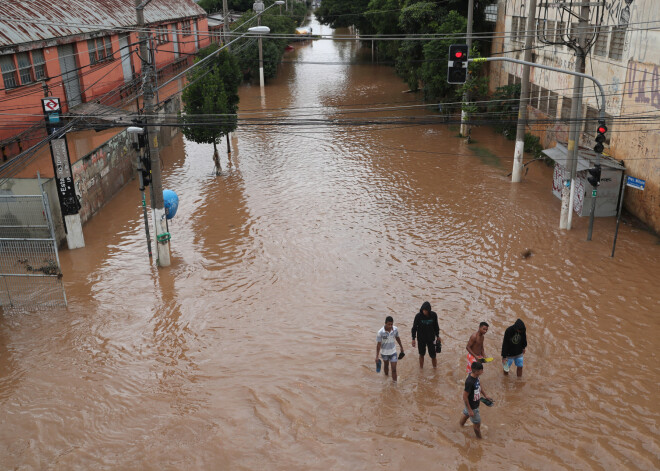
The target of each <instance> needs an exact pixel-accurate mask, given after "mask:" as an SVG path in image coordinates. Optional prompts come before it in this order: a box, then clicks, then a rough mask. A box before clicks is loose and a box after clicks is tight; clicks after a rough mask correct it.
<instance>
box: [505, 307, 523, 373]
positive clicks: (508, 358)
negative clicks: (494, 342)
mask: <svg viewBox="0 0 660 471" xmlns="http://www.w3.org/2000/svg"><path fill="white" fill-rule="evenodd" d="M526 348H527V329H526V328H525V323H524V322H523V321H522V320H520V319H518V320H516V322H515V324H513V325H512V326H511V327H509V328H507V329H506V331H505V332H504V339H503V340H502V368H503V369H504V374H505V375H508V374H509V368H511V364H512V363H513V362H515V363H516V374H517V375H518V377H520V376H522V374H523V354H524V353H525V349H526Z"/></svg>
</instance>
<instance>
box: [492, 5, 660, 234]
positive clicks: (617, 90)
mask: <svg viewBox="0 0 660 471" xmlns="http://www.w3.org/2000/svg"><path fill="white" fill-rule="evenodd" d="M537 3H539V4H540V3H542V2H541V1H540V0H539V1H538V2H537ZM576 3H577V2H576ZM605 4H606V7H605V9H604V12H603V21H602V26H603V32H602V33H601V36H600V38H599V43H598V46H592V48H591V50H590V52H589V54H588V56H587V60H586V70H585V73H587V74H589V75H593V76H594V77H596V78H597V79H598V80H599V81H600V82H601V83H602V85H603V87H604V89H605V95H606V100H605V103H606V113H607V115H609V117H610V118H613V119H608V120H607V121H608V123H607V124H608V128H609V131H608V135H609V137H610V143H609V144H610V145H609V148H607V147H606V150H605V152H606V153H609V154H610V155H612V156H613V157H614V158H616V159H619V160H623V161H624V163H625V166H626V168H627V172H626V173H627V174H628V175H631V176H634V177H637V178H642V179H644V180H646V181H647V185H646V189H645V190H644V191H643V192H641V191H637V190H630V191H628V192H626V201H625V204H626V208H627V209H629V210H630V211H631V212H633V213H634V214H635V215H636V216H638V217H639V218H640V219H641V220H642V221H644V222H646V223H647V224H648V225H649V226H651V227H652V228H653V229H654V230H655V231H656V232H658V233H660V151H659V149H660V113H659V112H660V66H659V64H660V31H659V30H657V29H656V30H653V28H658V27H659V26H660V1H658V0H606V2H605ZM498 7H499V12H498V13H499V14H498V24H497V30H498V31H500V33H501V34H502V39H500V40H495V41H494V42H493V51H492V52H493V53H497V54H499V55H506V56H509V57H513V58H517V59H522V58H523V51H522V49H523V48H524V41H525V34H529V32H526V31H525V26H526V24H525V23H526V18H527V16H528V9H529V2H528V1H525V0H507V1H504V0H500V1H499V4H498ZM593 10H594V7H592V18H591V21H590V22H591V24H594V25H595V24H597V21H596V20H597V19H596V18H594V15H593ZM557 11H558V10H557V9H556V8H549V9H548V14H547V16H546V15H545V9H544V8H537V18H540V19H545V20H546V21H545V22H543V21H541V22H540V23H537V25H543V24H545V25H546V27H547V26H548V25H550V26H555V27H556V22H558V20H559V18H558V15H557ZM566 17H567V15H564V18H566ZM552 22H555V24H553V23H552ZM572 22H575V23H577V19H575V18H573V20H572ZM619 29H625V33H619V36H620V37H621V38H623V41H622V45H621V46H620V47H619V43H618V41H617V40H616V38H615V39H614V41H613V37H614V36H616V35H617V33H616V31H617V30H619ZM613 32H614V33H613ZM531 34H534V35H535V36H536V35H537V32H536V31H534V32H531ZM534 47H535V49H534V51H533V52H534V53H535V54H534V58H533V61H534V62H537V63H542V64H545V65H551V66H554V67H559V68H562V69H568V70H574V69H575V53H574V51H573V50H572V49H570V48H568V47H567V46H563V45H545V44H543V43H541V42H540V41H539V40H538V38H536V39H535V41H534ZM502 52H505V54H502ZM617 53H620V57H619V54H617ZM522 68H523V66H522V65H519V64H513V63H506V62H495V63H491V64H490V73H491V74H490V75H491V90H494V89H495V88H496V87H497V86H500V85H506V84H507V83H510V82H511V81H513V82H516V80H517V81H518V82H519V80H520V77H521V76H522ZM509 74H510V75H509ZM516 78H517V79H516ZM530 79H531V84H532V92H533V95H532V99H534V97H536V101H535V102H533V104H532V108H533V109H531V110H530V119H532V120H533V119H537V120H543V121H550V122H547V123H532V124H530V129H529V130H530V131H531V132H532V133H533V134H536V135H539V136H541V137H542V141H543V143H544V144H545V145H546V146H547V147H551V146H553V145H554V142H557V141H560V142H566V141H567V140H568V126H567V124H566V123H565V122H564V121H563V120H562V116H567V110H568V109H569V108H570V98H571V95H572V89H573V79H574V77H573V76H571V75H568V74H561V73H558V72H552V71H547V70H541V69H533V70H532V72H531V74H530ZM555 93H556V99H555V97H554V95H553V94H555ZM546 96H549V98H546ZM597 99H598V102H597ZM599 102H600V94H599V93H597V88H596V87H594V86H592V85H591V82H590V81H589V80H585V87H584V99H583V109H582V116H581V117H582V118H585V117H586V118H587V121H586V122H585V124H584V125H583V128H582V130H583V135H582V140H581V141H580V144H581V145H582V146H585V147H593V145H594V141H593V138H594V137H595V127H596V125H597V120H596V116H597V114H596V110H597V108H598V104H597V103H599ZM562 108H565V110H564V112H562ZM548 113H549V114H548Z"/></svg>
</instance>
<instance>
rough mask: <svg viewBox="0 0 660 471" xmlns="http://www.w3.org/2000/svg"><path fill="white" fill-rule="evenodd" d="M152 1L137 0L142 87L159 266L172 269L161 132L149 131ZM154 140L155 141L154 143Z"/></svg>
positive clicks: (150, 110) (152, 72) (152, 68)
mask: <svg viewBox="0 0 660 471" xmlns="http://www.w3.org/2000/svg"><path fill="white" fill-rule="evenodd" d="M150 1H151V0H144V1H142V0H135V10H136V13H137V26H138V31H139V33H138V41H139V43H140V59H141V60H142V85H143V95H142V99H143V101H144V117H143V123H142V124H143V126H144V134H145V141H146V146H147V151H148V152H149V156H150V161H151V185H152V186H151V191H152V193H151V210H152V215H153V218H154V231H155V232H156V257H157V260H156V261H157V264H158V265H159V266H161V267H169V266H170V234H169V232H167V225H166V220H165V205H164V202H163V182H162V175H161V170H160V152H159V149H158V132H157V129H158V128H154V129H153V130H152V129H150V128H149V123H150V121H152V119H153V118H152V116H153V113H154V89H153V75H154V67H153V65H152V64H151V57H149V51H148V50H147V32H146V30H145V25H144V7H145V6H146V5H147V4H148V3H149V2H150ZM152 139H153V141H152Z"/></svg>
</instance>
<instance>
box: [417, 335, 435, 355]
mask: <svg viewBox="0 0 660 471" xmlns="http://www.w3.org/2000/svg"><path fill="white" fill-rule="evenodd" d="M427 347H428V349H429V356H430V357H431V358H435V344H434V343H433V340H429V341H424V340H419V339H418V340H417V350H418V351H419V356H421V357H423V356H424V355H426V348H427Z"/></svg>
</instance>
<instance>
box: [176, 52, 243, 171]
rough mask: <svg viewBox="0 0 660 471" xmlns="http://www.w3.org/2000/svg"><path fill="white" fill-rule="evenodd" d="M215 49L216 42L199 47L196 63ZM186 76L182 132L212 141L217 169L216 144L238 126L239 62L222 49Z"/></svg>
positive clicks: (187, 135)
mask: <svg viewBox="0 0 660 471" xmlns="http://www.w3.org/2000/svg"><path fill="white" fill-rule="evenodd" d="M217 50H218V45H217V44H211V45H210V46H208V47H206V48H204V49H201V50H200V51H199V53H198V55H197V58H196V59H195V62H199V61H201V60H202V59H204V58H205V57H208V56H209V55H210V54H212V53H214V52H216V51H217ZM187 78H188V86H187V88H186V89H185V90H184V91H183V94H182V98H183V102H184V108H183V109H184V113H185V114H184V115H183V123H184V127H183V134H184V136H186V138H188V139H190V140H191V141H194V142H198V143H203V144H213V160H214V162H215V164H216V172H219V171H220V159H219V157H218V149H217V143H218V141H219V140H220V139H221V138H222V136H224V135H227V134H229V133H230V132H231V131H233V130H235V129H236V126H237V117H236V112H237V111H238V101H239V98H238V86H239V85H240V83H241V78H242V77H241V70H240V68H239V66H238V61H237V59H236V58H235V57H234V56H233V55H232V54H230V53H229V52H227V51H226V50H223V51H220V52H219V53H216V54H215V56H213V57H212V58H210V59H208V60H207V61H206V62H205V63H204V64H202V65H200V66H198V67H195V68H194V69H192V70H191V71H190V72H189V73H188V77H187Z"/></svg>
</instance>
